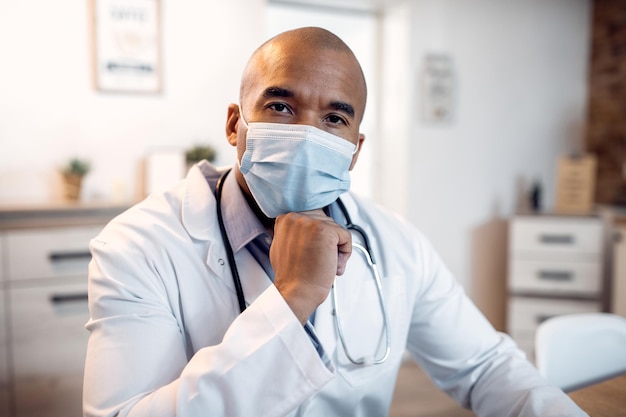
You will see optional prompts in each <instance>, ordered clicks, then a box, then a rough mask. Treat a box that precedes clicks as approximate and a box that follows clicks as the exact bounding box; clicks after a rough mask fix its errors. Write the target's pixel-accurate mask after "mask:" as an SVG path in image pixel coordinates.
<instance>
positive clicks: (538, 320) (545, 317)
mask: <svg viewBox="0 0 626 417" xmlns="http://www.w3.org/2000/svg"><path fill="white" fill-rule="evenodd" d="M552 317H556V316H555V315H554V314H541V315H539V316H535V323H537V324H541V323H543V322H544V321H546V320H548V319H551V318H552Z"/></svg>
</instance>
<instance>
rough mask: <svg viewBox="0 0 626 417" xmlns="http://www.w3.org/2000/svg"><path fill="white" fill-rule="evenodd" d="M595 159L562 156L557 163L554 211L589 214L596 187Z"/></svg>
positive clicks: (587, 155)
mask: <svg viewBox="0 0 626 417" xmlns="http://www.w3.org/2000/svg"><path fill="white" fill-rule="evenodd" d="M596 167H597V161H596V157H595V156H593V155H590V154H585V155H580V156H563V157H561V158H560V159H559V162H558V171H557V187H556V205H555V211H556V212H558V213H562V214H583V215H584V214H591V212H592V211H593V207H594V192H595V185H596Z"/></svg>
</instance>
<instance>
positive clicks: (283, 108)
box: [267, 103, 291, 113]
mask: <svg viewBox="0 0 626 417" xmlns="http://www.w3.org/2000/svg"><path fill="white" fill-rule="evenodd" d="M267 107H268V108H270V109H272V110H274V111H277V112H278V113H291V110H290V109H289V107H288V106H287V105H286V104H285V103H272V104H270V105H269V106H267Z"/></svg>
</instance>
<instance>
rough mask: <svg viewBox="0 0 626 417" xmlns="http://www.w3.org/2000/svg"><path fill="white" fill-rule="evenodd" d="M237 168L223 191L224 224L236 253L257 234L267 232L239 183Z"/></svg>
mask: <svg viewBox="0 0 626 417" xmlns="http://www.w3.org/2000/svg"><path fill="white" fill-rule="evenodd" d="M236 169H238V168H237V166H234V167H233V169H232V171H231V173H230V174H229V175H228V176H227V177H226V179H225V180H224V189H223V192H222V212H223V215H224V226H225V227H226V233H227V234H228V239H229V240H230V244H231V246H232V249H233V252H234V253H237V252H239V251H240V250H241V249H242V248H244V247H245V246H246V245H247V244H248V243H249V242H250V241H251V240H253V239H254V238H256V237H257V236H259V235H261V234H267V231H266V229H265V227H264V226H263V224H262V223H261V221H260V220H259V219H258V218H257V217H256V215H255V214H254V212H253V211H252V209H251V208H250V205H249V204H248V202H247V201H246V198H245V196H244V195H243V191H242V190H241V187H239V184H238V183H237V178H236V176H235V170H236Z"/></svg>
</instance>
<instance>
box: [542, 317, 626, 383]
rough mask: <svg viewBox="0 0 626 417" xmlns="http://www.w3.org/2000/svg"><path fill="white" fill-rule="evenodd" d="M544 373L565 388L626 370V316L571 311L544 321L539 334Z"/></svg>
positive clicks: (549, 379)
mask: <svg viewBox="0 0 626 417" xmlns="http://www.w3.org/2000/svg"><path fill="white" fill-rule="evenodd" d="M535 361H536V365H537V368H538V369H539V372H540V373H541V375H543V376H544V377H545V378H546V379H547V380H548V382H550V383H551V384H553V385H556V386H558V387H560V388H562V389H563V390H564V391H571V390H573V389H576V388H579V387H582V386H585V385H588V384H591V383H593V382H596V381H600V380H602V379H606V378H609V377H611V376H613V375H617V374H620V373H623V372H626V318H623V317H621V316H618V315H616V314H610V313H585V314H567V315H563V316H556V317H552V318H550V319H548V320H546V321H544V322H543V323H541V324H540V325H539V327H538V329H537V334H536V338H535Z"/></svg>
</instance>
